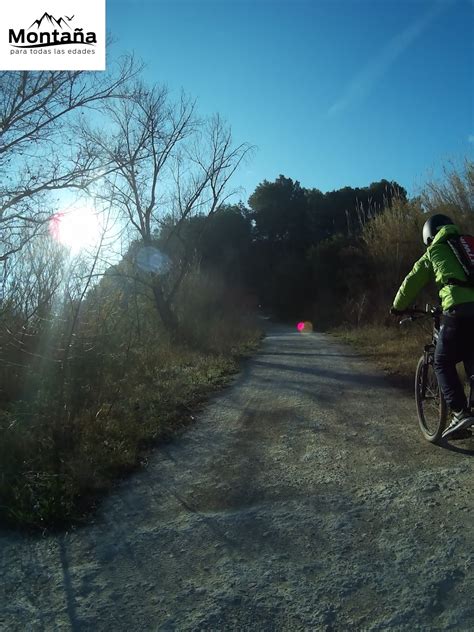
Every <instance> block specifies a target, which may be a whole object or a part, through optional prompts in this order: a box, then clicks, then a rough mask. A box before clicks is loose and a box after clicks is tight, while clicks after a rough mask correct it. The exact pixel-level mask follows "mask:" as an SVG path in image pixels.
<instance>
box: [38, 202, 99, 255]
mask: <svg viewBox="0 0 474 632" xmlns="http://www.w3.org/2000/svg"><path fill="white" fill-rule="evenodd" d="M100 228H101V227H100V222H99V218H98V216H97V213H95V212H94V211H93V210H91V209H88V208H80V209H73V210H70V211H64V212H60V213H55V214H54V215H53V216H52V218H51V219H50V222H49V232H50V234H51V236H52V237H53V239H55V240H56V241H58V242H59V243H60V244H62V245H63V246H66V248H69V249H70V250H71V252H73V253H75V254H77V253H78V252H80V251H81V250H82V249H84V248H88V247H91V246H94V245H96V244H97V242H98V241H99V237H100V232H101V230H100Z"/></svg>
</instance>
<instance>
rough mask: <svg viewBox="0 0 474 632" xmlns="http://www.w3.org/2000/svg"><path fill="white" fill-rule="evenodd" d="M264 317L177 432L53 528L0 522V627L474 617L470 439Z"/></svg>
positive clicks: (219, 625)
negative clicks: (89, 511)
mask: <svg viewBox="0 0 474 632" xmlns="http://www.w3.org/2000/svg"><path fill="white" fill-rule="evenodd" d="M453 447H455V450H447V449H443V448H440V447H435V446H431V445H429V444H428V443H426V442H425V441H424V440H423V439H422V438H421V435H420V433H419V432H418V430H417V427H416V422H415V414H414V404H413V401H412V399H411V397H410V396H409V394H407V395H403V394H401V393H400V391H399V390H397V389H395V388H394V387H392V386H391V385H390V384H389V383H388V382H387V381H386V379H385V377H384V376H383V375H382V374H380V373H379V372H378V371H377V370H376V369H374V368H373V366H372V365H371V364H369V363H368V362H367V361H366V360H365V359H364V358H361V357H358V356H357V355H356V354H355V353H354V352H353V351H352V350H351V349H349V348H348V347H345V346H342V345H340V344H339V343H335V342H334V341H333V340H332V339H330V338H329V337H327V336H324V335H322V334H316V333H315V334H311V335H300V334H298V333H296V332H292V331H290V330H289V329H288V328H284V327H273V328H271V329H270V331H269V335H268V336H267V338H266V339H265V341H264V342H263V346H262V349H261V351H260V352H259V353H258V355H257V356H256V357H255V358H253V359H252V360H250V361H248V362H247V363H246V365H245V367H244V370H243V371H242V373H241V374H240V375H239V376H238V377H237V378H236V380H235V383H234V384H233V386H231V387H230V388H228V389H226V390H225V391H224V392H222V393H221V394H220V395H219V396H217V397H216V398H215V399H214V400H213V401H212V402H211V403H210V405H209V406H208V407H207V408H206V410H205V411H204V412H203V413H202V414H201V415H200V416H199V419H198V421H197V423H196V425H195V426H194V427H193V428H192V429H190V430H189V431H188V432H187V433H186V434H185V436H184V437H181V438H180V439H179V440H177V441H176V442H174V443H171V444H168V445H166V446H163V447H162V448H160V449H158V450H157V451H156V453H155V454H154V456H153V458H152V459H150V462H149V464H148V467H147V468H146V469H145V470H144V471H141V472H139V473H137V474H136V475H134V476H133V477H131V478H130V479H129V480H128V481H127V482H125V483H123V484H121V485H120V486H119V488H118V489H117V490H116V491H115V492H114V493H113V494H112V495H111V496H110V498H109V499H108V500H107V501H106V502H105V503H104V505H103V507H102V509H101V511H100V513H99V514H98V515H97V516H96V518H95V521H94V523H93V524H91V525H90V526H88V527H86V528H83V529H80V530H76V531H72V532H70V533H67V534H65V535H62V536H51V537H47V538H38V539H28V538H25V537H21V536H14V535H11V534H7V533H4V534H0V547H1V558H0V574H1V585H0V630H2V631H4V630H5V631H8V632H14V631H21V632H24V631H29V630H31V631H36V630H44V631H50V630H51V631H53V630H54V631H56V630H74V631H76V630H80V631H86V630H87V631H89V630H90V631H104V632H105V631H107V632H109V631H110V630H114V631H119V632H120V631H121V630H124V631H126V632H135V631H137V632H138V631H140V632H142V631H156V630H163V631H165V630H169V631H172V630H177V631H187V630H216V631H217V630H219V631H227V630H236V631H237V630H239V631H242V630H258V631H260V630H265V631H267V630H268V631H273V630H288V631H290V630H291V631H292V632H293V631H295V630H327V631H329V630H341V631H347V630H380V631H382V630H406V631H410V632H412V631H413V630H430V631H432V630H457V631H458V630H473V629H474V600H473V594H474V569H473V562H474V527H473V502H472V501H473V491H472V486H473V478H474V477H473V473H472V460H471V457H472V456H473V454H474V440H473V439H470V440H468V441H464V442H457V443H456V444H453Z"/></svg>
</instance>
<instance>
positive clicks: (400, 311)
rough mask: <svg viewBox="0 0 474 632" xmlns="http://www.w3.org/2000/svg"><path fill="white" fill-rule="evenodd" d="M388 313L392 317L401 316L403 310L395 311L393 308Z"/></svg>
mask: <svg viewBox="0 0 474 632" xmlns="http://www.w3.org/2000/svg"><path fill="white" fill-rule="evenodd" d="M390 313H391V314H392V316H401V315H402V314H403V313H404V312H403V310H400V309H395V307H391V308H390Z"/></svg>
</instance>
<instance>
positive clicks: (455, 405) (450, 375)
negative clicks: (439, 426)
mask: <svg viewBox="0 0 474 632" xmlns="http://www.w3.org/2000/svg"><path fill="white" fill-rule="evenodd" d="M458 362H463V363H464V368H465V370H466V374H467V376H468V378H469V377H470V376H471V375H474V303H466V304H465V305H463V306H459V308H454V309H453V310H451V311H450V312H448V313H446V312H445V316H444V322H443V325H442V326H441V329H440V331H439V337H438V342H437V344H436V351H435V357H434V370H435V371H436V375H437V377H438V382H439V385H440V388H441V391H442V393H443V395H444V398H445V400H446V402H447V404H448V405H449V407H450V408H451V410H462V409H463V408H466V404H467V402H466V395H465V393H464V388H463V386H462V384H461V381H460V379H459V377H458V374H457V371H456V364H457V363H458Z"/></svg>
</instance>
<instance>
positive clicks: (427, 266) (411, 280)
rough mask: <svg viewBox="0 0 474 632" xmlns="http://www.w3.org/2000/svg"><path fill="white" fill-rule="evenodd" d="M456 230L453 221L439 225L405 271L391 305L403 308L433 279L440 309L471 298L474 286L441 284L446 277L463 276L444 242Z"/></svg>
mask: <svg viewBox="0 0 474 632" xmlns="http://www.w3.org/2000/svg"><path fill="white" fill-rule="evenodd" d="M459 234H460V230H459V228H458V227H457V226H455V225H454V224H449V225H448V226H443V227H442V228H441V229H440V230H439V232H438V233H437V234H436V236H435V238H434V239H433V242H432V244H431V246H429V247H428V249H427V251H426V252H425V254H424V255H423V256H422V257H421V258H420V259H418V261H417V262H416V263H415V265H414V266H413V269H412V271H411V272H410V273H409V274H407V276H406V277H405V280H404V281H403V283H402V284H401V286H400V289H399V290H398V292H397V295H396V297H395V300H394V301H393V307H395V309H399V310H404V309H407V308H408V307H409V306H410V305H411V304H412V303H413V301H414V300H415V298H416V297H417V295H418V294H419V292H420V291H421V290H422V289H423V288H424V287H425V285H426V284H427V283H428V282H429V281H430V279H433V278H434V280H435V281H436V284H437V286H438V288H439V297H440V299H441V306H442V308H443V310H447V309H449V308H450V307H454V306H455V305H460V304H461V303H472V302H474V288H470V287H460V286H459V285H445V283H447V281H448V279H459V280H460V281H465V280H466V275H465V274H464V270H463V269H462V266H461V264H460V263H459V261H458V260H457V259H456V255H455V254H454V253H453V251H452V250H451V248H450V246H449V245H448V244H447V243H446V240H447V239H448V237H452V236H453V235H459Z"/></svg>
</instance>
